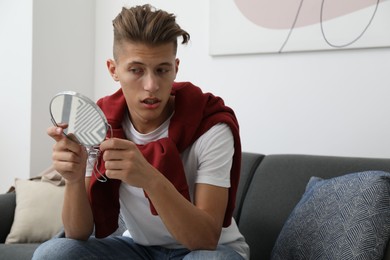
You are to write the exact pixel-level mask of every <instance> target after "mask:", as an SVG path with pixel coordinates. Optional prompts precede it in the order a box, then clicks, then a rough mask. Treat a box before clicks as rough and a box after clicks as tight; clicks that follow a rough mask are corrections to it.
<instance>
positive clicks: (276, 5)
mask: <svg viewBox="0 0 390 260" xmlns="http://www.w3.org/2000/svg"><path fill="white" fill-rule="evenodd" d="M383 1H387V0H382V2H383ZM234 2H235V4H236V6H237V7H238V9H239V10H240V12H241V13H242V14H243V15H244V16H245V17H246V18H247V19H249V20H250V21H251V22H252V23H254V24H256V25H258V26H261V27H265V28H269V29H290V28H291V25H292V22H293V21H294V20H295V18H296V17H297V13H299V17H298V19H297V20H296V23H295V25H294V27H295V28H298V27H305V26H308V25H312V24H317V23H320V15H321V10H322V21H327V20H331V19H334V18H337V17H341V16H344V15H347V14H351V13H353V12H356V11H359V10H362V9H364V8H367V7H369V6H374V5H377V4H378V0H308V1H305V2H303V0H234ZM321 6H322V7H323V8H322V7H321Z"/></svg>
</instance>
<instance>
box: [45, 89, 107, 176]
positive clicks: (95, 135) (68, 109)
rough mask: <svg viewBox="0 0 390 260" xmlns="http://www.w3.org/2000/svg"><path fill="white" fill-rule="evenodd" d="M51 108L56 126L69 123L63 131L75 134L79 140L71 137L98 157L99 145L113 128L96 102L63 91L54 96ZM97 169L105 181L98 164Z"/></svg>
mask: <svg viewBox="0 0 390 260" xmlns="http://www.w3.org/2000/svg"><path fill="white" fill-rule="evenodd" d="M49 110H50V115H51V120H52V122H53V124H54V125H55V126H59V125H62V124H67V125H68V127H67V128H65V129H64V131H63V132H64V135H66V136H67V137H68V138H70V137H69V134H72V135H74V136H75V137H76V139H77V140H75V138H70V139H71V140H73V141H76V142H78V143H79V144H81V145H83V146H85V147H86V148H87V151H88V156H89V157H92V158H97V157H98V156H99V155H100V150H99V149H98V147H97V146H98V145H100V143H102V142H103V141H104V139H105V138H106V135H107V131H108V129H110V130H111V132H112V129H111V126H110V125H109V124H108V122H107V119H106V117H105V115H104V113H103V111H102V110H101V109H100V108H99V107H98V106H97V105H96V104H95V102H93V101H92V100H90V99H89V98H88V97H86V96H84V95H82V94H80V93H77V92H74V91H63V92H60V93H58V94H57V95H55V96H54V97H53V98H52V100H51V101H50V108H49ZM111 136H112V133H111ZM88 161H89V160H88ZM95 170H97V172H98V173H99V174H100V175H101V176H102V177H103V179H104V180H101V181H105V180H106V178H105V177H104V176H103V175H102V174H101V173H100V172H99V170H98V167H97V164H95ZM97 179H98V180H100V179H99V178H97Z"/></svg>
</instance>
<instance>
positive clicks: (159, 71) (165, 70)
mask: <svg viewBox="0 0 390 260" xmlns="http://www.w3.org/2000/svg"><path fill="white" fill-rule="evenodd" d="M167 72H169V69H164V68H160V69H157V73H159V74H164V73H167Z"/></svg>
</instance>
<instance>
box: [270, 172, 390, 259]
mask: <svg viewBox="0 0 390 260" xmlns="http://www.w3.org/2000/svg"><path fill="white" fill-rule="evenodd" d="M389 231H390V173H387V172H382V171H367V172H360V173H354V174H347V175H344V176H341V177H336V178H332V179H328V180H323V179H321V178H317V177H313V178H311V179H310V181H309V183H308V185H307V189H306V191H305V193H304V195H303V197H302V199H301V200H300V201H299V203H298V204H297V205H296V207H295V208H294V210H293V211H292V213H291V215H290V216H289V218H288V220H287V221H286V223H285V225H284V227H283V229H282V231H281V233H280V235H279V237H278V240H277V242H276V244H275V247H274V250H273V254H272V258H271V259H274V260H278V259H283V260H287V259H314V258H315V259H370V260H374V259H382V258H383V255H384V251H385V249H386V245H387V241H388V238H389Z"/></svg>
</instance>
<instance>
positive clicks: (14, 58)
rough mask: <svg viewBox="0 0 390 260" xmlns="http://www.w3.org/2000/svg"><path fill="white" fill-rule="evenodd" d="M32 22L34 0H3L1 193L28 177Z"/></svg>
mask: <svg viewBox="0 0 390 260" xmlns="http://www.w3.org/2000/svg"><path fill="white" fill-rule="evenodd" d="M31 24H32V0H26V1H14V0H1V1H0V57H1V62H0V100H1V101H0V121H1V127H0V147H1V149H0V165H1V174H0V193H4V192H6V191H7V190H8V188H9V187H10V186H11V185H12V184H13V182H14V178H15V177H16V176H18V177H20V178H27V177H28V176H29V175H28V174H29V167H30V121H31V120H30V110H31V56H32V45H31V43H32V38H31V37H32V26H31ZM11 25H12V26H11ZM15 173H20V174H18V175H16V174H15Z"/></svg>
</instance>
